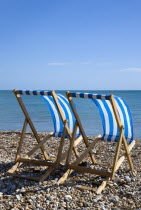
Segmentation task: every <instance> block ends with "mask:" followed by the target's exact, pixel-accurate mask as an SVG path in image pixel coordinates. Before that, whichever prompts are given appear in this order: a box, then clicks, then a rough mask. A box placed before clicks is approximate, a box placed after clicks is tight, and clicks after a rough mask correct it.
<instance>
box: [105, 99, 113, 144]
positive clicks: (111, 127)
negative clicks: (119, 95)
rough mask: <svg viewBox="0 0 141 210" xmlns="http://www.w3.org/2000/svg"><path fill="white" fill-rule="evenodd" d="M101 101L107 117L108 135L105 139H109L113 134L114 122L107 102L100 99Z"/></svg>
mask: <svg viewBox="0 0 141 210" xmlns="http://www.w3.org/2000/svg"><path fill="white" fill-rule="evenodd" d="M102 102H103V105H104V107H105V109H106V111H107V113H108V119H109V128H110V129H109V135H108V138H107V140H109V141H111V139H112V136H113V130H114V123H113V116H112V113H111V110H110V108H109V106H108V104H107V103H106V101H102Z"/></svg>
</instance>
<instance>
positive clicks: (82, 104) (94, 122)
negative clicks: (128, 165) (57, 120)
mask: <svg viewBox="0 0 141 210" xmlns="http://www.w3.org/2000/svg"><path fill="white" fill-rule="evenodd" d="M76 91H77V92H87V93H96V94H114V95H117V96H120V97H122V99H124V101H125V102H126V103H127V104H128V106H129V108H130V111H131V114H132V120H133V128H134V138H138V139H141V91H138V90H137V91H135V90H128V91H117V90H116V91H114V90H113V91H112V90H110V91H102V90H99V91H95V90H81V91H79V90H75V91H73V92H76ZM56 92H58V93H61V94H63V95H65V92H66V91H64V90H63V91H62V90H61V91H56ZM22 99H23V101H24V103H25V105H26V107H27V110H28V112H29V115H30V117H31V119H32V120H33V123H34V125H35V128H36V129H37V131H44V132H50V131H53V122H52V119H51V115H50V112H49V110H48V107H47V105H46V103H45V102H44V101H43V99H42V98H41V97H40V96H28V95H26V96H22ZM74 101H75V103H76V107H77V110H78V114H79V115H80V119H81V121H82V124H83V127H84V128H85V132H86V134H87V135H89V136H96V135H98V134H102V122H101V119H100V116H99V112H98V109H97V107H96V106H95V104H94V103H93V102H92V100H90V99H77V98H75V99H74ZM23 122H24V115H23V113H22V111H21V108H20V106H19V104H18V102H17V100H16V97H15V95H14V93H13V92H12V91H10V90H1V91H0V131H20V130H21V129H22V126H23ZM28 131H30V128H29V127H28Z"/></svg>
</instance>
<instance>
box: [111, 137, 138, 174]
mask: <svg viewBox="0 0 141 210" xmlns="http://www.w3.org/2000/svg"><path fill="white" fill-rule="evenodd" d="M134 145H135V140H133V141H132V142H131V144H130V145H129V146H128V150H129V152H130V151H131V150H132V148H133V147H134ZM125 158H126V153H125V154H124V155H123V156H122V157H120V158H119V160H118V162H117V164H116V168H115V171H117V170H118V169H119V167H120V165H121V164H122V162H123V161H124V160H125Z"/></svg>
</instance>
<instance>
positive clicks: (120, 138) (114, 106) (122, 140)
mask: <svg viewBox="0 0 141 210" xmlns="http://www.w3.org/2000/svg"><path fill="white" fill-rule="evenodd" d="M66 95H67V98H68V101H69V103H70V105H71V108H72V110H73V113H74V116H75V119H76V126H75V128H74V132H73V136H75V132H76V129H77V128H79V129H80V132H81V134H82V138H83V140H84V143H85V146H86V149H85V151H84V152H83V153H82V154H81V155H80V156H79V157H78V158H77V159H76V160H75V161H74V162H73V163H70V159H71V156H72V148H73V144H74V139H75V137H74V139H73V140H72V141H71V144H70V148H69V152H68V157H67V161H66V165H67V168H68V170H67V171H66V173H65V174H64V175H63V176H62V177H61V179H60V180H59V181H58V184H63V183H64V182H65V180H66V179H67V177H68V176H69V175H70V174H71V173H72V172H73V171H74V170H76V171H80V172H86V173H90V174H96V175H100V176H103V177H106V179H105V180H104V181H103V182H102V184H101V185H100V186H99V187H98V188H97V189H94V188H91V187H86V186H80V185H76V186H75V185H72V186H74V187H76V188H78V189H82V190H83V189H84V190H85V189H86V190H88V189H90V190H93V191H96V193H97V194H100V193H101V192H102V190H103V189H104V188H105V186H106V184H107V183H108V182H109V181H110V180H112V179H114V176H115V173H116V171H117V170H118V169H119V167H120V166H121V164H122V163H123V161H124V159H125V158H127V160H128V163H129V166H130V169H131V170H133V169H134V167H133V163H132V158H131V155H130V151H131V150H132V148H133V146H134V145H135V140H133V127H132V125H130V123H132V122H128V123H129V128H127V129H126V131H125V127H124V122H123V119H121V118H122V117H123V118H124V117H125V116H122V117H120V115H121V114H122V113H119V112H122V110H119V107H118V106H119V105H118V103H117V101H116V100H120V101H121V103H123V104H124V101H123V100H122V99H121V98H119V97H115V96H114V95H98V94H88V93H72V92H67V93H66ZM73 97H78V98H90V99H92V100H94V101H95V103H96V104H97V105H98V101H99V104H100V102H101V101H108V104H110V109H111V111H110V112H112V114H113V116H114V118H115V122H116V123H115V124H117V125H116V126H117V128H118V135H117V136H116V137H114V138H115V140H114V141H116V142H117V146H116V152H115V156H114V161H113V166H112V170H111V171H110V172H109V171H108V170H107V171H105V170H104V171H103V170H101V169H100V170H98V169H91V168H87V167H84V166H80V165H79V164H80V163H81V162H82V161H83V159H84V157H86V155H88V154H89V152H90V151H92V149H93V148H94V147H95V145H96V143H97V142H98V141H100V140H109V139H108V138H107V134H106V133H104V134H103V136H101V135H99V136H97V137H96V139H95V141H93V142H92V143H91V144H89V143H88V139H87V136H86V134H85V131H84V129H83V126H82V123H81V121H80V118H79V115H78V113H77V111H76V108H75V105H74V102H73ZM104 103H107V102H104ZM98 106H99V108H100V105H98ZM124 106H125V111H126V114H127V117H128V114H130V113H128V112H129V108H128V110H127V105H126V104H124ZM101 114H103V113H102V112H101ZM130 117H131V116H130ZM109 126H110V123H109ZM129 129H130V131H129ZM127 130H128V132H129V135H128V136H129V138H127V136H125V132H127ZM104 132H105V131H104ZM109 138H110V141H111V139H112V137H109ZM127 142H128V143H129V145H128V143H127ZM122 144H123V146H124V150H125V154H124V155H123V156H121V157H120V158H119V153H120V149H121V145H122ZM94 158H95V157H94ZM95 164H98V163H97V161H96V158H95ZM66 185H67V184H66ZM68 185H69V184H68ZM70 186H71V184H70Z"/></svg>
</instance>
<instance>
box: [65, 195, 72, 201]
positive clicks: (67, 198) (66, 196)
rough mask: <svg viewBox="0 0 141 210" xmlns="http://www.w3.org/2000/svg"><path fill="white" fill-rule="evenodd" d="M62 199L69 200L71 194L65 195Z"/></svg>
mask: <svg viewBox="0 0 141 210" xmlns="http://www.w3.org/2000/svg"><path fill="white" fill-rule="evenodd" d="M64 200H65V201H70V200H72V197H71V195H65V197H64Z"/></svg>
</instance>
